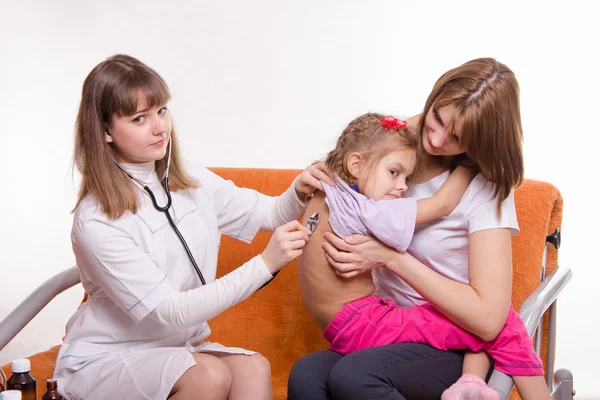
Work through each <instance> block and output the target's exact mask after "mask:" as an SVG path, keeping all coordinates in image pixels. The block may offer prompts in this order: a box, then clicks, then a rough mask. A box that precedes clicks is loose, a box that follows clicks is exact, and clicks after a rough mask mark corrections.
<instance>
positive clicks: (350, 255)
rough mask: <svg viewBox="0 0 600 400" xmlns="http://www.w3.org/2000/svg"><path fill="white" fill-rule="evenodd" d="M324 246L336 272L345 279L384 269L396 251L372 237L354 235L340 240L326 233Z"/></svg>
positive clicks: (326, 255)
mask: <svg viewBox="0 0 600 400" xmlns="http://www.w3.org/2000/svg"><path fill="white" fill-rule="evenodd" d="M323 237H324V238H325V241H324V242H323V244H322V246H323V249H325V257H326V258H327V261H329V264H331V265H332V266H333V268H334V269H335V272H336V273H337V274H338V275H339V276H342V277H344V278H352V277H354V276H356V275H360V274H363V273H365V272H369V271H371V270H373V269H375V268H379V267H384V266H385V265H386V263H387V260H389V259H390V258H391V257H393V255H394V253H396V251H395V250H394V249H392V248H390V247H388V246H386V245H385V244H383V243H381V242H380V241H378V240H377V239H375V238H373V237H371V236H364V235H352V236H348V237H346V238H345V239H340V238H339V237H337V236H336V235H335V234H333V233H331V232H326V233H325V234H324V235H323Z"/></svg>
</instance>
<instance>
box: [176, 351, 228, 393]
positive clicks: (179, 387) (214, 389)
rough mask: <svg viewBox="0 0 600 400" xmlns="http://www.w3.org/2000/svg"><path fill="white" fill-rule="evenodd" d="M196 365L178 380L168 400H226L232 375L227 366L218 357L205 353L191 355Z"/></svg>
mask: <svg viewBox="0 0 600 400" xmlns="http://www.w3.org/2000/svg"><path fill="white" fill-rule="evenodd" d="M192 356H193V357H194V360H195V361H196V365H194V366H193V367H191V368H189V369H188V370H187V371H186V372H185V373H184V374H183V375H182V376H181V378H179V380H178V381H177V382H175V385H174V386H173V390H171V394H170V395H169V399H171V400H184V399H187V400H196V399H197V400H201V399H215V400H217V399H218V400H227V396H228V395H229V390H230V388H231V380H232V374H231V371H230V370H229V366H228V365H227V364H226V363H225V362H224V361H222V360H220V359H219V358H218V357H215V356H213V355H211V354H206V353H192Z"/></svg>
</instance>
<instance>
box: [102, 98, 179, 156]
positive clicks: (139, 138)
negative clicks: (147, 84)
mask: <svg viewBox="0 0 600 400" xmlns="http://www.w3.org/2000/svg"><path fill="white" fill-rule="evenodd" d="M170 137H171V115H170V114H169V110H168V109H167V106H166V104H165V105H162V106H160V107H150V108H147V107H146V106H145V102H143V101H141V102H139V106H138V108H137V111H136V112H135V113H134V114H133V115H128V116H118V115H115V116H114V117H113V121H112V125H111V127H110V128H109V129H108V132H107V133H106V142H107V143H112V144H113V146H114V147H115V149H116V151H117V154H118V156H119V161H121V162H126V163H143V162H148V161H157V160H161V159H163V158H164V157H165V154H166V151H167V145H168V143H169V139H170Z"/></svg>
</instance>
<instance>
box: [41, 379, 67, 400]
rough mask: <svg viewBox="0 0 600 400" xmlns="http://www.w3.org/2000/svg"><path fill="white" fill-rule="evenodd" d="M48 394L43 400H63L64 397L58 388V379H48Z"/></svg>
mask: <svg viewBox="0 0 600 400" xmlns="http://www.w3.org/2000/svg"><path fill="white" fill-rule="evenodd" d="M46 389H47V390H46V393H45V394H44V397H42V400H63V397H62V396H61V394H60V393H58V387H57V385H56V379H48V380H47V381H46Z"/></svg>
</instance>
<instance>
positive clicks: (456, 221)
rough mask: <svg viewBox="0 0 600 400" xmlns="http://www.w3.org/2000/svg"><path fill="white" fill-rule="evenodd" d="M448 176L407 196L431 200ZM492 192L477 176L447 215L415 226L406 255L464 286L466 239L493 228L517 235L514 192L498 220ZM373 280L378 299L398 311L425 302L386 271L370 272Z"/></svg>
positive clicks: (418, 188)
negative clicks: (389, 301) (391, 300)
mask: <svg viewBox="0 0 600 400" xmlns="http://www.w3.org/2000/svg"><path fill="white" fill-rule="evenodd" d="M449 176H450V172H449V171H446V172H444V173H442V174H440V175H438V176H436V177H435V178H433V179H431V180H430V181H427V182H424V183H420V184H416V185H413V186H412V187H410V188H409V190H408V191H407V196H409V197H415V198H417V199H421V198H425V197H431V196H432V195H434V194H435V193H436V192H437V191H438V190H439V189H440V187H441V186H442V184H443V183H444V182H445V181H446V179H448V177H449ZM493 189H494V187H493V184H492V183H491V182H489V181H487V180H486V179H485V178H484V177H483V176H482V175H481V174H478V175H477V176H476V177H475V178H474V179H473V181H472V182H471V184H470V185H469V187H468V188H467V190H466V192H465V194H464V196H463V197H462V199H461V201H460V203H459V204H458V206H457V207H456V208H455V209H454V211H452V213H450V215H448V216H447V217H444V218H441V219H438V220H435V221H432V222H428V223H425V224H419V225H417V226H416V229H415V233H414V236H413V239H412V242H411V244H410V246H409V247H408V250H407V251H408V252H409V253H410V254H412V255H413V256H414V257H415V258H416V259H418V260H419V261H421V262H422V263H423V264H425V265H426V266H428V267H429V268H431V269H433V270H434V271H437V272H439V273H440V274H442V275H444V276H446V277H448V278H450V279H453V280H455V281H458V282H461V283H466V284H468V283H469V274H468V267H469V262H468V254H469V252H468V249H469V235H470V234H471V233H473V232H477V231H481V230H485V229H494V228H510V229H511V231H512V234H513V235H515V234H517V233H518V232H519V224H518V222H517V214H516V210H515V201H514V191H511V193H510V195H509V196H508V198H507V199H506V200H504V201H503V202H502V206H501V210H502V213H501V217H500V218H498V212H497V210H498V200H497V199H492V196H493V193H494V190H493ZM373 277H374V281H375V286H376V287H377V293H378V295H379V296H381V297H385V298H390V299H393V300H394V301H395V302H396V304H398V306H399V307H412V306H413V305H418V304H422V303H424V302H425V300H424V299H423V297H422V296H421V295H420V294H418V293H417V292H416V291H415V290H414V289H413V288H411V287H410V286H409V285H408V284H407V283H406V282H404V281H403V280H402V279H401V278H400V277H399V276H398V275H396V274H395V273H393V272H392V271H390V270H388V269H386V268H378V269H376V270H374V271H373Z"/></svg>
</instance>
